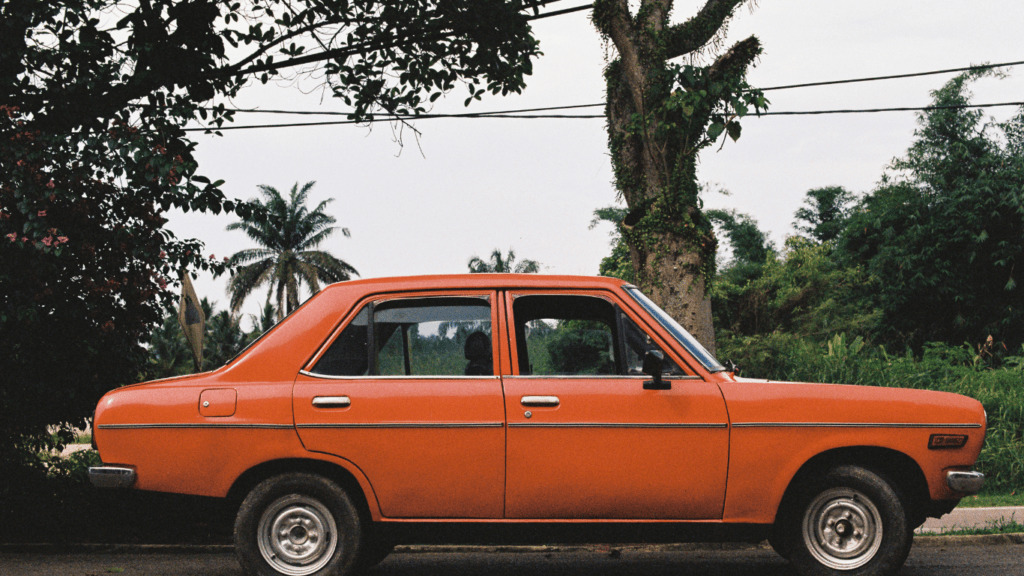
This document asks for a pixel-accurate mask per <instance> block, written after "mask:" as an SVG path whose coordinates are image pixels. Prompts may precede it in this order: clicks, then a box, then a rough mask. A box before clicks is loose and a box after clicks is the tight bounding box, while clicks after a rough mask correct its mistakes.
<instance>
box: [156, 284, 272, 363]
mask: <svg viewBox="0 0 1024 576" xmlns="http://www.w3.org/2000/svg"><path fill="white" fill-rule="evenodd" d="M199 305H200V306H201V307H202V308H203V314H204V315H205V316H206V334H205V336H204V338H203V368H204V369H205V370H214V369H217V368H219V367H220V366H223V365H224V364H227V362H228V360H231V359H232V358H234V357H235V356H236V355H237V354H238V353H239V352H241V351H242V350H243V349H244V348H245V347H246V346H248V345H249V344H250V343H251V342H252V341H253V340H255V339H256V338H259V336H260V335H261V334H262V333H263V332H265V331H266V330H268V329H269V328H270V327H271V326H273V317H274V316H275V315H274V310H273V307H272V306H270V305H269V304H268V305H267V306H268V307H269V310H267V309H265V310H264V311H263V316H262V318H260V319H257V318H253V324H254V326H253V329H252V330H251V331H249V332H246V331H244V330H243V329H242V327H241V325H240V323H239V321H238V319H237V318H235V317H233V316H232V315H231V314H230V313H228V311H227V310H221V311H219V312H218V311H216V310H215V309H214V307H215V305H216V303H211V302H210V301H209V300H208V299H206V298H203V299H202V300H201V301H200V302H199ZM268 324H269V325H268ZM194 370H195V366H194V364H193V362H192V352H191V351H190V350H189V347H188V344H187V343H186V342H185V336H184V334H183V333H182V330H181V326H180V325H179V324H178V312H177V310H175V309H173V308H172V309H169V310H168V311H167V315H166V316H165V317H164V321H163V323H162V324H161V325H160V326H159V327H157V328H156V329H155V330H153V332H152V335H151V336H150V339H149V355H148V359H147V365H146V373H145V379H146V380H155V379H158V378H169V377H171V376H183V375H186V374H191V373H192V372H193V371H194Z"/></svg>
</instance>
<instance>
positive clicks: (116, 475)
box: [89, 466, 135, 488]
mask: <svg viewBox="0 0 1024 576" xmlns="http://www.w3.org/2000/svg"><path fill="white" fill-rule="evenodd" d="M89 481H90V482H92V485H93V486H95V487H97V488H128V487H129V486H131V485H132V484H134V483H135V470H132V469H131V468H122V467H119V466H93V467H91V468H89Z"/></svg>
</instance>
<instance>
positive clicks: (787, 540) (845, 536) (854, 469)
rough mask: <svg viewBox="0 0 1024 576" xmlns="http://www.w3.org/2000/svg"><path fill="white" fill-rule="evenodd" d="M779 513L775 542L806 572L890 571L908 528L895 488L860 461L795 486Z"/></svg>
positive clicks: (903, 552) (863, 574) (853, 574)
mask: <svg viewBox="0 0 1024 576" xmlns="http://www.w3.org/2000/svg"><path fill="white" fill-rule="evenodd" d="M787 506H788V509H786V510H783V511H781V512H780V515H779V519H778V522H777V524H776V529H775V532H774V534H773V539H774V540H775V542H773V546H774V547H776V549H777V550H779V549H781V552H786V554H783V556H786V557H787V558H788V559H789V561H790V563H791V564H792V565H793V567H794V568H796V570H797V572H799V573H800V574H802V575H805V576H839V575H844V576H889V575H892V574H895V573H896V572H897V571H898V570H899V569H900V567H901V566H903V562H904V561H906V559H907V554H908V553H909V552H910V545H911V543H912V536H913V535H912V533H911V532H912V531H911V529H910V527H909V524H908V521H907V514H906V511H905V509H904V506H903V502H902V500H901V498H900V495H899V492H898V491H897V489H896V488H895V487H894V486H893V485H892V484H890V483H889V482H888V481H886V480H885V479H884V478H883V477H881V476H879V475H878V474H876V473H874V472H872V471H871V470H868V469H866V468H862V467H860V466H851V465H844V466H837V467H835V468H832V469H831V470H829V471H828V472H827V473H826V474H825V475H824V476H821V477H819V478H814V479H811V480H809V481H807V482H806V483H804V484H803V485H801V486H799V487H798V492H797V494H796V496H795V497H794V498H792V499H790V500H789V502H788V503H787Z"/></svg>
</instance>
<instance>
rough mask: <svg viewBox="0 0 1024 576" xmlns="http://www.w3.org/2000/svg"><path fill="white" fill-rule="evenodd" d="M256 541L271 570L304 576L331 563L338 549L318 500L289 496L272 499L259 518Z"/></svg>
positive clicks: (332, 527)
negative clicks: (272, 501)
mask: <svg viewBox="0 0 1024 576" xmlns="http://www.w3.org/2000/svg"><path fill="white" fill-rule="evenodd" d="M256 541H257V545H258V547H259V549H260V554H261V555H263V559H264V560H266V561H267V564H269V565H270V566H271V567H272V568H273V569H274V570H277V571H278V572H280V573H281V574H287V575H288V576H307V575H309V574H313V573H314V572H316V571H317V570H320V569H321V568H323V567H324V566H325V565H327V563H328V562H330V561H331V557H332V556H334V550H335V549H336V548H337V547H338V529H337V526H336V525H335V523H334V517H333V516H332V515H331V513H330V511H329V510H328V509H327V507H326V506H324V505H323V504H321V503H320V501H319V500H317V499H315V498H312V497H310V496H305V495H301V494H290V495H288V496H284V497H282V498H278V499H277V500H275V501H274V503H273V504H271V505H270V506H268V507H267V509H266V510H265V511H264V512H263V515H262V516H260V523H259V528H258V530H257V536H256Z"/></svg>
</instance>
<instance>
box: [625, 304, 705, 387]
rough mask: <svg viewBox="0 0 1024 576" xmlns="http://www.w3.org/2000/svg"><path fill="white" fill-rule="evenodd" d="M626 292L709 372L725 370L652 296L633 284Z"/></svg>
mask: <svg viewBox="0 0 1024 576" xmlns="http://www.w3.org/2000/svg"><path fill="white" fill-rule="evenodd" d="M626 292H628V293H629V295H630V296H632V297H633V299H634V300H636V301H637V303H639V304H640V305H641V306H643V308H644V310H647V312H649V313H650V315H651V316H654V318H655V320H657V321H658V323H659V324H661V325H662V327H664V328H665V329H666V330H668V331H669V332H671V333H672V335H673V336H675V338H676V340H678V341H679V343H680V344H682V345H683V348H686V351H687V352H689V353H690V354H692V355H693V357H694V358H696V359H697V361H698V362H700V363H701V364H703V365H704V367H705V368H707V369H708V371H709V372H721V371H723V370H725V366H722V365H721V364H719V363H718V360H715V357H714V356H712V355H711V353H710V352H708V351H707V350H706V349H705V348H704V347H703V346H701V345H700V342H697V339H696V338H694V337H693V336H692V335H691V334H690V333H689V332H687V331H686V329H685V328H683V327H682V326H680V325H679V323H678V322H676V321H675V320H674V319H673V318H672V317H671V316H669V315H668V314H666V313H665V311H664V310H662V309H661V308H659V307H658V305H657V304H655V303H654V302H651V299H650V298H648V297H647V296H644V293H643V292H641V291H640V290H639V289H637V288H635V287H633V286H627V287H626Z"/></svg>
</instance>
